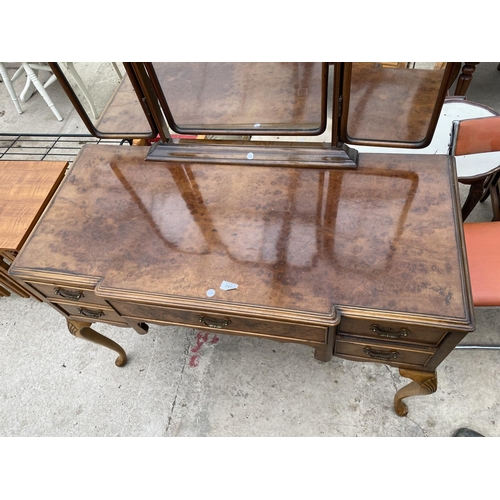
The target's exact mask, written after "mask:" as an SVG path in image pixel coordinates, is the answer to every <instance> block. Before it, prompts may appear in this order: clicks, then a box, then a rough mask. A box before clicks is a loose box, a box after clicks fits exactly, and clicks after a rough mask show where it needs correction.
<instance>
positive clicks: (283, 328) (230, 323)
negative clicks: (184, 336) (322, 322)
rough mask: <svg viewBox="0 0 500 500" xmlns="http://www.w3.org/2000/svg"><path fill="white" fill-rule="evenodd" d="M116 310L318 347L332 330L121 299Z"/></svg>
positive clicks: (142, 317)
mask: <svg viewBox="0 0 500 500" xmlns="http://www.w3.org/2000/svg"><path fill="white" fill-rule="evenodd" d="M109 302H110V304H111V305H112V307H113V308H114V309H115V310H116V311H117V312H118V313H119V314H120V316H124V317H127V318H131V319H135V320H140V321H151V322H155V321H157V322H160V323H167V324H173V325H181V326H189V327H191V328H201V329H204V330H206V329H209V330H212V329H216V330H220V331H224V332H228V333H239V332H240V333H244V334H252V333H253V334H260V335H265V336H269V337H274V338H278V339H279V338H283V339H288V338H289V339H295V340H302V341H305V342H312V343H316V344H325V343H326V342H327V338H328V327H326V326H314V325H305V324H297V323H288V322H285V321H283V322H282V321H275V320H268V319H266V320H261V319H258V318H250V317H243V316H234V315H232V314H231V315H221V314H214V313H211V312H207V311H193V310H188V309H174V308H169V307H162V306H152V305H145V304H134V303H131V302H122V301H119V300H113V301H109Z"/></svg>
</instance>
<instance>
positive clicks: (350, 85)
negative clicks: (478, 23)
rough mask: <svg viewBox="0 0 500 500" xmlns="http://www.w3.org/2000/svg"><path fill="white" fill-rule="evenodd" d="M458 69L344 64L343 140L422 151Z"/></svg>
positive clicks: (452, 65) (432, 65)
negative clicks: (420, 148) (419, 148)
mask: <svg viewBox="0 0 500 500" xmlns="http://www.w3.org/2000/svg"><path fill="white" fill-rule="evenodd" d="M457 65H458V66H459V63H373V62H372V63H361V62H355V63H346V69H345V77H344V89H346V90H345V94H344V112H343V116H342V124H341V140H342V141H343V142H345V143H347V144H365V145H388V146H389V145H392V146H399V147H414V148H416V147H424V146H426V145H427V144H428V143H429V142H430V140H431V139H432V133H433V131H434V127H435V125H436V123H437V119H438V117H439V112H440V109H441V106H442V102H443V99H444V97H445V95H446V92H447V91H448V88H449V87H450V85H451V84H452V82H453V78H454V77H455V76H456V73H457V69H458V68H457Z"/></svg>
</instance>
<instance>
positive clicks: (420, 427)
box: [405, 415, 429, 438]
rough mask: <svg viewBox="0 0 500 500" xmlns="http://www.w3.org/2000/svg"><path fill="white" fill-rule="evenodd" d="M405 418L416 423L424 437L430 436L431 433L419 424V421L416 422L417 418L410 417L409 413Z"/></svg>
mask: <svg viewBox="0 0 500 500" xmlns="http://www.w3.org/2000/svg"><path fill="white" fill-rule="evenodd" d="M405 418H407V419H408V420H409V421H410V422H412V423H413V424H415V425H416V426H417V427H418V428H419V429H420V431H421V432H422V435H423V437H426V438H427V437H429V434H427V432H426V430H425V429H424V428H423V427H422V426H421V425H420V424H418V423H417V422H415V420H412V419H411V418H410V417H408V415H407V416H406V417H405Z"/></svg>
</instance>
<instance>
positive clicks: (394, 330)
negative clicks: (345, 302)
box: [339, 317, 448, 346]
mask: <svg viewBox="0 0 500 500" xmlns="http://www.w3.org/2000/svg"><path fill="white" fill-rule="evenodd" d="M339 332H340V333H345V334H351V335H355V336H356V337H367V338H369V339H378V340H385V341H393V342H398V343H400V342H401V343H409V344H422V345H428V346H438V345H439V344H440V343H441V341H442V340H443V339H444V337H445V336H446V335H447V333H448V331H447V330H442V329H439V328H431V327H430V328H428V327H425V326H420V325H405V324H404V323H392V322H389V321H376V320H370V319H356V318H346V317H342V319H341V321H340V326H339Z"/></svg>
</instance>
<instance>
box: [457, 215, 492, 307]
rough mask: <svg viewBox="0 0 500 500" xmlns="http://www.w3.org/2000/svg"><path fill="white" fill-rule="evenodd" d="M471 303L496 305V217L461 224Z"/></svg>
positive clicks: (475, 304)
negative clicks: (467, 265) (493, 219)
mask: <svg viewBox="0 0 500 500" xmlns="http://www.w3.org/2000/svg"><path fill="white" fill-rule="evenodd" d="M464 234H465V245H466V249H467V260H468V262H469V274H470V280H471V287H472V298H473V302H474V306H500V221H499V222H472V223H465V224H464Z"/></svg>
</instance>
